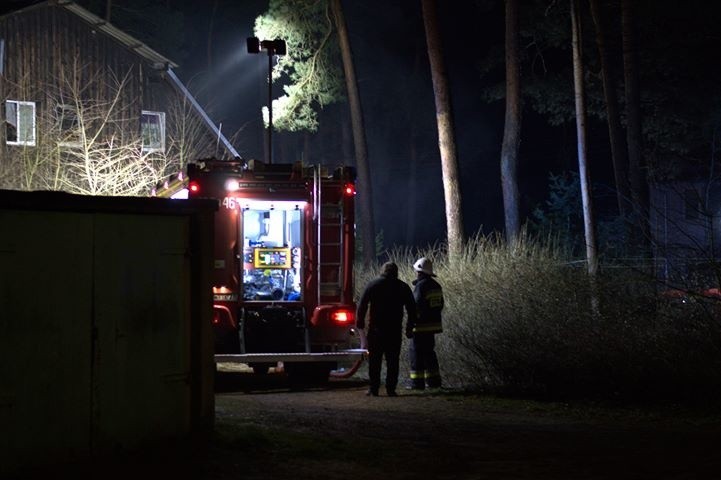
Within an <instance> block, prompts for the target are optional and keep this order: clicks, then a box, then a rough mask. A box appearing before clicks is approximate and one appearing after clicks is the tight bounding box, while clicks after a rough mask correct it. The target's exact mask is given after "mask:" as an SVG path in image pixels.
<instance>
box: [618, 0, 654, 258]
mask: <svg viewBox="0 0 721 480" xmlns="http://www.w3.org/2000/svg"><path fill="white" fill-rule="evenodd" d="M634 4H635V0H623V1H622V2H621V24H622V29H623V78H624V83H625V87H626V121H627V126H626V143H627V144H628V170H629V171H628V178H629V181H630V183H631V199H632V200H633V209H634V217H635V221H636V222H637V224H638V227H639V231H640V234H639V236H640V238H639V239H638V243H639V246H640V247H641V249H642V251H643V252H644V253H648V248H647V247H648V244H649V242H650V236H649V224H648V183H647V179H646V166H645V164H644V159H643V149H642V134H641V92H640V88H639V63H638V50H637V42H636V18H635V17H636V14H635V7H634Z"/></svg>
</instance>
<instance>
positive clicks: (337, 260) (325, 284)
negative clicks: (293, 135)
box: [313, 165, 347, 305]
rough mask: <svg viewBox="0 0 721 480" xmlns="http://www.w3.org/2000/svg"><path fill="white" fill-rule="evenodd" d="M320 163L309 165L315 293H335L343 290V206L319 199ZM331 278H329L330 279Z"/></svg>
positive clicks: (332, 295) (338, 294) (321, 175)
mask: <svg viewBox="0 0 721 480" xmlns="http://www.w3.org/2000/svg"><path fill="white" fill-rule="evenodd" d="M322 178H323V174H322V166H321V165H316V166H315V168H314V169H313V202H314V203H313V216H314V220H315V223H316V228H317V232H316V233H317V237H316V238H317V239H318V241H317V252H316V256H317V259H318V272H317V275H316V276H317V282H318V283H317V295H318V304H319V305H320V304H321V296H323V297H336V298H337V299H338V300H337V301H347V299H344V298H341V296H342V294H343V287H344V285H343V273H344V272H343V249H344V244H343V223H344V218H343V208H342V205H341V203H323V194H322V190H323V189H322ZM331 279H334V280H333V281H330V280H331Z"/></svg>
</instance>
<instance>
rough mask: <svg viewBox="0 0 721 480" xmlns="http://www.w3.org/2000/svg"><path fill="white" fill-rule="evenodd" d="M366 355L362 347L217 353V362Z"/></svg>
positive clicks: (323, 359) (341, 358)
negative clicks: (320, 350) (306, 350)
mask: <svg viewBox="0 0 721 480" xmlns="http://www.w3.org/2000/svg"><path fill="white" fill-rule="evenodd" d="M367 355H368V350H366V349H364V348H354V349H351V350H338V351H336V352H317V353H305V352H299V353H295V352H289V353H240V354H218V355H215V361H216V362H218V363H273V362H340V361H351V362H352V361H357V360H362V359H363V358H365V357H366V356H367Z"/></svg>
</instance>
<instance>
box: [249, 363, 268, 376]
mask: <svg viewBox="0 0 721 480" xmlns="http://www.w3.org/2000/svg"><path fill="white" fill-rule="evenodd" d="M250 368H252V369H253V373H255V374H256V375H266V374H267V373H268V370H270V364H268V363H251V364H250Z"/></svg>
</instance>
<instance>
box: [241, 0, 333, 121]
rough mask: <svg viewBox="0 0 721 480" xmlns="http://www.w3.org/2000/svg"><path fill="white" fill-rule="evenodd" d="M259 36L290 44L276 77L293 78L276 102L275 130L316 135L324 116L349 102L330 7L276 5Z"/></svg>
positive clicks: (297, 2)
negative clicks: (327, 109) (330, 108)
mask: <svg viewBox="0 0 721 480" xmlns="http://www.w3.org/2000/svg"><path fill="white" fill-rule="evenodd" d="M255 34H256V35H257V36H258V37H259V38H260V39H276V38H280V39H284V40H285V41H286V43H287V46H288V52H287V54H286V55H282V56H279V57H278V64H277V66H276V68H275V70H274V73H273V77H274V79H278V78H281V77H286V78H287V82H286V84H285V85H284V86H283V91H284V92H285V94H284V95H283V96H281V97H280V98H278V99H275V100H273V118H274V120H273V126H274V127H276V128H278V129H280V130H289V131H292V132H294V131H301V130H308V131H312V132H314V131H316V130H317V129H318V110H319V109H321V108H323V107H324V106H326V105H329V104H331V103H334V102H337V101H338V100H340V99H341V98H342V96H343V94H342V92H343V72H342V71H341V68H340V65H341V64H340V54H339V51H338V41H337V39H336V38H335V35H336V34H335V30H334V26H333V20H332V17H331V14H330V12H329V6H328V2H327V1H318V2H307V1H303V0H294V1H280V0H278V1H276V0H271V1H270V3H269V6H268V12H267V13H266V14H265V15H262V16H260V17H258V18H257V19H256V22H255ZM266 116H267V112H266Z"/></svg>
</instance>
